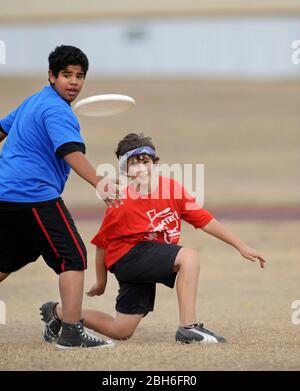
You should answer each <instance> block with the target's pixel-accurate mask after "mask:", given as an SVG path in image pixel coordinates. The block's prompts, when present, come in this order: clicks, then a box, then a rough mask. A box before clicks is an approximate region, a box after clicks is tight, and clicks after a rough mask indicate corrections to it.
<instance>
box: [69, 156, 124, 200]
mask: <svg viewBox="0 0 300 391" xmlns="http://www.w3.org/2000/svg"><path fill="white" fill-rule="evenodd" d="M64 159H65V161H66V162H67V163H68V164H69V165H70V166H71V167H72V169H73V170H74V171H75V172H76V174H78V175H79V176H80V177H81V178H82V179H84V180H85V181H87V182H88V183H90V184H91V185H92V186H93V187H94V188H95V189H97V191H98V193H99V195H100V196H101V198H102V199H103V200H104V201H105V202H106V204H107V205H108V206H111V205H118V204H119V203H120V202H119V200H118V198H119V193H118V187H117V185H116V183H118V181H117V180H116V181H115V182H113V181H112V180H110V179H108V178H105V179H104V178H103V177H100V176H97V175H96V170H95V169H94V167H93V166H92V165H91V163H90V162H89V160H88V159H87V158H86V157H85V156H84V154H83V153H82V152H78V151H76V152H71V153H69V154H68V155H66V156H65V157H64ZM100 181H101V183H103V185H102V186H98V184H99V182H100Z"/></svg>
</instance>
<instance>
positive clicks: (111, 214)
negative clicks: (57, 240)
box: [91, 176, 213, 269]
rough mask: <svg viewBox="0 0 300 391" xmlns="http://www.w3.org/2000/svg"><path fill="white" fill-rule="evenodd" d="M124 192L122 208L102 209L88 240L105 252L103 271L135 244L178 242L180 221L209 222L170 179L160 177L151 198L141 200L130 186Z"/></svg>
mask: <svg viewBox="0 0 300 391" xmlns="http://www.w3.org/2000/svg"><path fill="white" fill-rule="evenodd" d="M124 193H125V195H126V196H127V197H126V198H125V199H124V200H123V202H124V203H123V205H120V206H119V207H118V208H107V209H106V211H105V215H104V219H103V222H102V224H101V227H100V229H99V231H98V233H97V235H96V236H95V237H94V238H93V239H92V241H91V242H92V243H93V244H95V245H96V246H97V247H101V248H104V249H105V264H106V267H107V269H108V268H109V267H110V266H111V265H113V264H114V263H115V262H116V261H117V260H118V259H120V258H121V257H122V256H123V255H125V254H126V253H127V252H128V251H129V250H130V249H131V248H132V247H134V246H135V245H136V244H137V243H139V242H142V241H143V242H144V241H157V242H161V243H171V244H176V243H178V241H179V237H180V229H181V220H185V221H187V222H188V223H190V224H192V225H193V226H194V227H195V228H203V227H204V226H205V225H206V224H208V223H209V222H210V221H211V220H212V219H213V215H212V214H211V213H209V212H208V211H206V210H205V209H203V208H201V207H200V206H199V205H197V204H196V202H195V199H194V198H192V197H191V196H190V195H189V194H188V192H187V191H186V189H185V188H184V187H183V186H182V185H181V184H179V183H178V182H176V181H175V180H174V179H169V178H166V177H162V176H160V177H159V186H158V187H157V189H156V191H154V192H153V193H152V194H151V198H150V196H149V195H148V198H145V197H144V198H143V196H141V195H139V194H138V193H136V192H135V191H134V187H133V186H131V185H129V186H128V188H127V189H126V190H125V191H124ZM129 194H130V195H133V198H134V199H133V198H132V197H131V198H130V197H129Z"/></svg>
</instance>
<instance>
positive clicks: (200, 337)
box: [175, 323, 226, 343]
mask: <svg viewBox="0 0 300 391" xmlns="http://www.w3.org/2000/svg"><path fill="white" fill-rule="evenodd" d="M175 339H176V342H179V343H192V342H201V343H220V342H226V339H225V338H223V337H220V336H219V335H216V334H214V333H212V332H211V331H209V330H206V329H205V328H204V327H203V323H199V324H197V325H195V327H192V328H185V327H182V326H180V327H178V329H177V331H176V335H175Z"/></svg>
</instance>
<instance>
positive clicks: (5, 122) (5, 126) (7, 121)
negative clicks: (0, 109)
mask: <svg viewBox="0 0 300 391" xmlns="http://www.w3.org/2000/svg"><path fill="white" fill-rule="evenodd" d="M17 110H18V109H15V110H13V111H12V112H10V113H9V114H8V115H7V116H6V117H4V118H2V119H1V120H0V127H1V128H2V130H3V132H4V133H6V134H8V133H9V131H10V129H11V127H12V125H13V123H14V120H15V118H16V114H17Z"/></svg>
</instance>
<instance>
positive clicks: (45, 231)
mask: <svg viewBox="0 0 300 391" xmlns="http://www.w3.org/2000/svg"><path fill="white" fill-rule="evenodd" d="M32 212H33V214H34V216H35V218H36V220H37V222H38V224H39V226H40V227H41V229H42V231H43V232H44V235H45V236H46V239H47V240H48V243H49V244H50V246H51V248H52V250H53V252H54V254H55V255H56V257H57V258H60V255H59V253H58V251H57V248H56V247H55V246H54V243H53V242H52V239H51V238H50V235H49V233H48V232H47V230H46V227H45V226H44V224H43V223H42V220H41V219H40V216H39V214H38V212H37V210H36V209H35V208H32ZM61 271H62V272H64V271H65V260H64V259H63V260H62V264H61Z"/></svg>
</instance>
